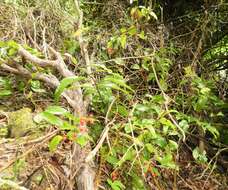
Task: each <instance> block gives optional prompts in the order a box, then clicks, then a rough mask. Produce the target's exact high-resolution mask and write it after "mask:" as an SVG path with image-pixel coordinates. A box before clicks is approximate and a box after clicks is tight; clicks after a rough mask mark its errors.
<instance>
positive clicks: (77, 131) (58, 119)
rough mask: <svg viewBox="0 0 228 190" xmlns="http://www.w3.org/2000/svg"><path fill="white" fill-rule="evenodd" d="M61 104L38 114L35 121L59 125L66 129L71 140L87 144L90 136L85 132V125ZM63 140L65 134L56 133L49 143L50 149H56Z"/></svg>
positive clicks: (82, 144) (83, 144)
mask: <svg viewBox="0 0 228 190" xmlns="http://www.w3.org/2000/svg"><path fill="white" fill-rule="evenodd" d="M82 119H83V118H77V117H75V116H73V115H72V114H71V113H70V112H68V111H67V110H66V109H64V108H62V107H60V106H49V107H48V108H47V109H46V110H45V111H44V112H41V113H39V114H37V115H36V116H35V117H34V121H36V122H37V123H41V122H42V121H45V122H47V123H48V124H51V125H54V126H56V127H58V128H59V129H60V130H61V131H66V133H67V134H66V136H67V137H68V139H69V140H71V141H74V142H76V143H78V144H79V145H81V146H85V145H86V144H87V143H88V140H89V138H90V137H89V136H88V135H87V133H85V130H86V128H85V126H82V124H81V122H80V121H81V120H82ZM62 140H63V136H61V135H56V136H55V137H54V138H53V139H52V140H51V142H50V143H49V149H50V151H55V150H56V149H57V146H58V145H59V143H60V142H61V141H62Z"/></svg>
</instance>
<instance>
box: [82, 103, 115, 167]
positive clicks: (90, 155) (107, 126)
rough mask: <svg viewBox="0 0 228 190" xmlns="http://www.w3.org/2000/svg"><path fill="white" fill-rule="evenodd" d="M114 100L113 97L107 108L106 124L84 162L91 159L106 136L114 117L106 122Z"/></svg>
mask: <svg viewBox="0 0 228 190" xmlns="http://www.w3.org/2000/svg"><path fill="white" fill-rule="evenodd" d="M114 102H115V99H113V101H112V102H111V104H110V105H109V108H108V111H107V113H106V117H105V123H106V126H105V128H104V130H103V131H102V133H101V136H100V139H99V141H98V143H97V145H96V147H95V148H94V149H93V150H92V151H91V152H90V153H89V154H88V155H87V157H86V159H85V161H86V162H90V161H91V160H92V159H93V157H94V156H95V155H96V154H97V152H98V151H99V149H100V148H101V146H102V144H103V142H104V140H105V138H106V137H107V136H108V131H109V129H110V125H112V124H113V123H114V121H115V120H114V118H113V120H112V121H110V122H109V123H108V116H109V113H110V111H111V108H112V106H113V104H114Z"/></svg>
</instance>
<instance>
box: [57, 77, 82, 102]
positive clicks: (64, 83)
mask: <svg viewBox="0 0 228 190" xmlns="http://www.w3.org/2000/svg"><path fill="white" fill-rule="evenodd" d="M83 79H84V77H78V76H72V77H67V78H64V79H63V80H61V82H60V84H59V86H58V87H57V88H56V90H55V94H54V97H55V101H56V102H58V101H59V98H60V96H61V94H62V93H63V92H64V90H66V89H67V88H70V87H72V86H73V83H75V82H78V81H80V80H83Z"/></svg>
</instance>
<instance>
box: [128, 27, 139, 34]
mask: <svg viewBox="0 0 228 190" xmlns="http://www.w3.org/2000/svg"><path fill="white" fill-rule="evenodd" d="M128 34H130V35H131V36H133V35H135V34H137V28H136V27H135V26H131V27H130V28H129V29H128Z"/></svg>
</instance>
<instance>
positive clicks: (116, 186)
mask: <svg viewBox="0 0 228 190" xmlns="http://www.w3.org/2000/svg"><path fill="white" fill-rule="evenodd" d="M107 182H108V184H109V185H110V186H111V188H112V190H122V189H125V186H124V185H123V184H122V183H121V181H119V180H115V181H113V182H112V180H111V179H107Z"/></svg>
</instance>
